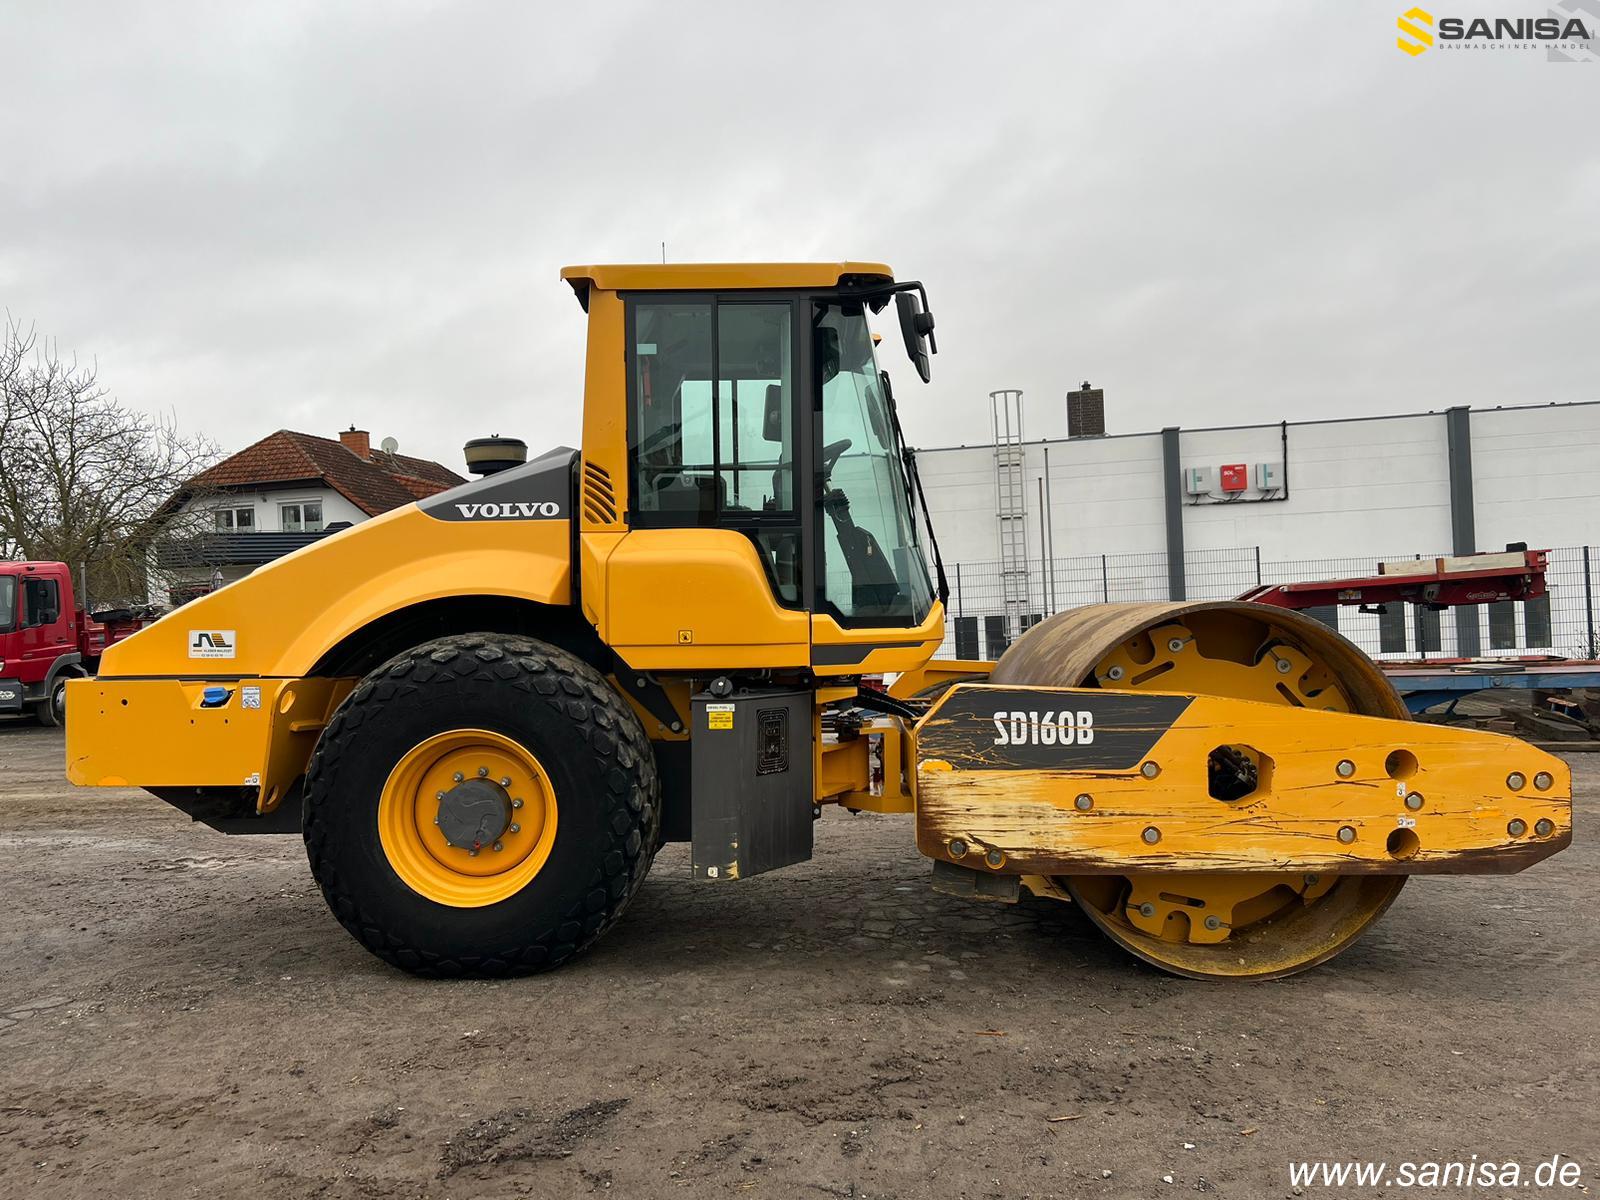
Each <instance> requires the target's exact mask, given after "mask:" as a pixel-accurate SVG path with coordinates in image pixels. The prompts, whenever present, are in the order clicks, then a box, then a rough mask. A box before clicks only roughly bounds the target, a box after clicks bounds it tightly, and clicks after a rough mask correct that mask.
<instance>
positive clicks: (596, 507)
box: [583, 462, 617, 525]
mask: <svg viewBox="0 0 1600 1200" xmlns="http://www.w3.org/2000/svg"><path fill="white" fill-rule="evenodd" d="M583 516H584V519H585V520H587V521H589V522H591V523H593V524H595V525H614V524H616V520H617V494H616V492H615V490H614V489H613V488H612V486H611V476H610V474H608V473H607V471H606V469H605V468H604V467H601V466H597V465H596V464H594V463H592V462H585V463H584V464H583Z"/></svg>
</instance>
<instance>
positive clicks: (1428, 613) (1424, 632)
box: [1412, 604, 1444, 654]
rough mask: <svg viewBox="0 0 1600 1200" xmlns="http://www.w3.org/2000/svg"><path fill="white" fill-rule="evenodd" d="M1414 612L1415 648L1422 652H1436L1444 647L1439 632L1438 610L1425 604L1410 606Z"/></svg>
mask: <svg viewBox="0 0 1600 1200" xmlns="http://www.w3.org/2000/svg"><path fill="white" fill-rule="evenodd" d="M1412 608H1413V610H1414V611H1415V613H1416V621H1415V624H1416V628H1417V649H1418V650H1419V651H1421V652H1422V653H1423V654H1437V653H1439V652H1440V651H1441V650H1442V649H1443V648H1444V639H1443V638H1442V637H1441V636H1440V634H1439V610H1438V609H1437V608H1429V607H1428V606H1427V605H1426V604H1415V605H1413V606H1412Z"/></svg>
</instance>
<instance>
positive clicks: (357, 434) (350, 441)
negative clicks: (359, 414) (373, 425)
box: [339, 425, 372, 458]
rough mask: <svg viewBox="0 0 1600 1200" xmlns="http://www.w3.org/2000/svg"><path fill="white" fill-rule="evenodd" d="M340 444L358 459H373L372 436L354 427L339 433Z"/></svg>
mask: <svg viewBox="0 0 1600 1200" xmlns="http://www.w3.org/2000/svg"><path fill="white" fill-rule="evenodd" d="M339 444H340V445H342V446H343V447H344V448H345V449H346V450H348V451H350V453H352V454H354V455H356V456H357V457H358V458H371V457H372V435H371V434H369V433H368V432H367V431H366V430H365V429H357V428H356V427H355V426H354V425H352V426H350V428H349V429H341V430H340V431H339Z"/></svg>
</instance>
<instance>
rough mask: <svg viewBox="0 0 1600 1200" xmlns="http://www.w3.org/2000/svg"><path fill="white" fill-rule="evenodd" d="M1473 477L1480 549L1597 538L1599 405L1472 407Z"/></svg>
mask: <svg viewBox="0 0 1600 1200" xmlns="http://www.w3.org/2000/svg"><path fill="white" fill-rule="evenodd" d="M1472 477H1473V490H1474V492H1475V493H1476V500H1477V503H1476V512H1477V525H1478V548H1479V549H1480V550H1498V549H1499V548H1500V547H1501V546H1503V545H1505V544H1506V543H1507V542H1520V541H1523V540H1526V541H1527V542H1528V544H1529V545H1530V546H1532V545H1534V544H1535V543H1537V544H1538V545H1540V546H1544V545H1551V546H1576V545H1579V544H1594V543H1595V542H1597V541H1600V404H1581V405H1580V404H1573V405H1547V406H1545V407H1541V408H1488V409H1474V410H1473V413H1472ZM1530 529H1531V530H1536V531H1537V534H1536V535H1530V534H1528V533H1526V532H1522V531H1525V530H1530Z"/></svg>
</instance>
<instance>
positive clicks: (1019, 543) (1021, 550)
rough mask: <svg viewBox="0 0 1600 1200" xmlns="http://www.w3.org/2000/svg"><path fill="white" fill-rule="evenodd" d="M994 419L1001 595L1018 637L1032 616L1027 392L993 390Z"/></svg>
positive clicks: (1011, 631) (1009, 629)
mask: <svg viewBox="0 0 1600 1200" xmlns="http://www.w3.org/2000/svg"><path fill="white" fill-rule="evenodd" d="M989 413H990V416H991V418H992V419H993V422H994V496H995V503H994V512H995V524H996V526H997V527H998V529H999V534H1000V598H1001V601H1002V603H1003V605H1004V608H1005V616H1006V637H1007V639H1008V640H1009V639H1011V638H1015V637H1017V636H1018V635H1019V634H1020V633H1021V632H1022V630H1023V629H1024V628H1025V624H1024V623H1025V622H1026V621H1027V619H1028V495H1027V491H1026V489H1025V488H1024V485H1023V456H1024V453H1025V451H1024V449H1023V442H1022V392H1021V391H1020V390H1018V389H1016V388H1003V389H1001V390H1000V391H997V392H990V393H989Z"/></svg>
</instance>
